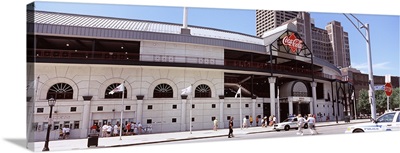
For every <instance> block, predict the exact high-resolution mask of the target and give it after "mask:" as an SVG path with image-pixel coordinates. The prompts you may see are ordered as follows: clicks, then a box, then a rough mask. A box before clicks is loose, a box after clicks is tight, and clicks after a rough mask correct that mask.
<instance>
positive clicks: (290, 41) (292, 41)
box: [282, 33, 303, 53]
mask: <svg viewBox="0 0 400 153" xmlns="http://www.w3.org/2000/svg"><path fill="white" fill-rule="evenodd" d="M282 43H283V45H286V46H289V47H290V50H291V51H292V53H296V52H297V49H301V48H303V41H302V40H300V39H297V38H296V36H295V35H294V33H292V34H291V35H290V36H285V37H284V38H283V39H282Z"/></svg>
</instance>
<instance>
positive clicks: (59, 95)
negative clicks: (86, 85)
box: [46, 83, 74, 99]
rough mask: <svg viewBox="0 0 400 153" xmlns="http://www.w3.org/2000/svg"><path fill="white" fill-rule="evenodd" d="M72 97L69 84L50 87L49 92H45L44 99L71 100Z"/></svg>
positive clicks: (72, 91)
mask: <svg viewBox="0 0 400 153" xmlns="http://www.w3.org/2000/svg"><path fill="white" fill-rule="evenodd" d="M73 95H74V90H73V89H72V87H71V86H70V85H69V84H66V83H57V84H55V85H53V86H51V87H50V89H49V91H47V97H46V99H50V98H55V99H72V96H73Z"/></svg>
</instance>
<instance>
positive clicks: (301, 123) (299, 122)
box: [297, 114, 305, 135]
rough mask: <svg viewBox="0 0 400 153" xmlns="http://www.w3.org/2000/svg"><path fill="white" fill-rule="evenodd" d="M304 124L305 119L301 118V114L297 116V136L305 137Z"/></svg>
mask: <svg viewBox="0 0 400 153" xmlns="http://www.w3.org/2000/svg"><path fill="white" fill-rule="evenodd" d="M304 123H305V119H304V118H303V117H302V116H301V114H299V115H297V126H298V131H297V135H303V127H304Z"/></svg>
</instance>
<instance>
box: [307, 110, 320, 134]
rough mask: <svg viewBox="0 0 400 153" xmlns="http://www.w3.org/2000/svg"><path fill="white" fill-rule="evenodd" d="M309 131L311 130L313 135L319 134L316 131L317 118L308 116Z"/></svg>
mask: <svg viewBox="0 0 400 153" xmlns="http://www.w3.org/2000/svg"><path fill="white" fill-rule="evenodd" d="M307 124H308V129H310V132H311V135H314V133H315V134H318V132H317V130H316V129H315V118H314V117H313V115H311V114H308V118H307Z"/></svg>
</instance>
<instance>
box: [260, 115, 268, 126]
mask: <svg viewBox="0 0 400 153" xmlns="http://www.w3.org/2000/svg"><path fill="white" fill-rule="evenodd" d="M266 120H267V117H266V116H264V118H262V119H261V127H265V121H266Z"/></svg>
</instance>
